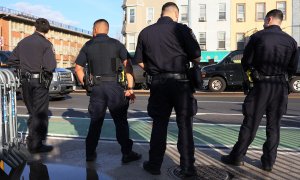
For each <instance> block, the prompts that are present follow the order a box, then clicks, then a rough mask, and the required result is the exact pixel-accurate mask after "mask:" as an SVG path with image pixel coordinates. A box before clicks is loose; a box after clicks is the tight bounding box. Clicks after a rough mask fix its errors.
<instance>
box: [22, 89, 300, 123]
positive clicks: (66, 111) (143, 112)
mask: <svg viewBox="0 0 300 180" xmlns="http://www.w3.org/2000/svg"><path fill="white" fill-rule="evenodd" d="M195 97H196V98H197V101H198V113H197V115H196V116H195V117H194V121H195V122H197V123H212V124H241V122H242V120H243V115H242V112H241V111H242V103H243V100H244V95H242V94H241V93H226V94H213V93H200V94H197V95H196V96H195ZM148 98H149V95H148V94H146V93H145V94H138V95H137V99H136V102H135V103H134V104H131V105H130V107H129V112H128V118H131V119H136V120H138V119H141V120H150V118H149V117H148V115H147V102H148ZM88 103H89V97H87V96H86V95H85V94H84V93H72V94H70V95H69V96H67V97H66V98H65V99H63V100H55V101H50V116H52V117H76V118H88V117H89V114H88V110H87V108H88ZM17 105H18V114H19V115H21V116H22V115H26V114H27V110H26V107H25V105H24V103H23V102H22V101H21V100H18V102H17ZM106 118H111V117H110V115H109V113H107V116H106ZM174 119H175V113H173V114H172V117H171V120H174ZM281 124H282V127H298V128H299V127H300V95H292V96H289V104H288V111H287V114H286V115H284V117H283V118H282V123H281ZM261 125H265V118H263V121H262V123H261Z"/></svg>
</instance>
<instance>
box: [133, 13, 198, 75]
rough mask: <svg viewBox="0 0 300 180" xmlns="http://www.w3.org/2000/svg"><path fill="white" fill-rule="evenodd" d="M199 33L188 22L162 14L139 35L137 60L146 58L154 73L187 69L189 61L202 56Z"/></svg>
mask: <svg viewBox="0 0 300 180" xmlns="http://www.w3.org/2000/svg"><path fill="white" fill-rule="evenodd" d="M200 54H201V50H200V47H199V44H198V42H197V40H196V39H195V36H194V34H193V32H192V30H191V29H190V28H188V27H187V26H186V25H183V24H180V23H177V22H174V21H173V20H172V19H171V18H170V17H161V18H160V19H159V20H158V21H157V23H155V24H153V25H150V26H148V27H146V28H145V29H144V30H143V31H142V32H141V33H140V35H139V38H138V43H137V47H136V52H135V57H134V59H135V61H136V62H137V63H141V62H143V63H144V64H145V70H146V72H147V73H148V74H150V75H156V74H160V73H185V72H186V68H187V64H188V63H189V61H191V60H193V59H196V58H198V57H200Z"/></svg>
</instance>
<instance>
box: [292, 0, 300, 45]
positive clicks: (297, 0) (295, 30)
mask: <svg viewBox="0 0 300 180" xmlns="http://www.w3.org/2000/svg"><path fill="white" fill-rule="evenodd" d="M292 23H293V24H292V27H291V28H292V35H293V37H294V38H295V40H296V41H297V43H298V46H300V0H293V22H292Z"/></svg>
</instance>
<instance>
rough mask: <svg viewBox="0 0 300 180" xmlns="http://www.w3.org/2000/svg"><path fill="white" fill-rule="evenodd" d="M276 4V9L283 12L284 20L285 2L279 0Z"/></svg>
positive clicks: (284, 18) (284, 17)
mask: <svg viewBox="0 0 300 180" xmlns="http://www.w3.org/2000/svg"><path fill="white" fill-rule="evenodd" d="M276 6H277V9H279V10H280V11H282V13H283V20H286V2H285V1H279V2H277V3H276Z"/></svg>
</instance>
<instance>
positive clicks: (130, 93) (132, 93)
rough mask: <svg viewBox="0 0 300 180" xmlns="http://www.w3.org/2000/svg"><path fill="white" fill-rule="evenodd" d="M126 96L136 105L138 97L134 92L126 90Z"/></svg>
mask: <svg viewBox="0 0 300 180" xmlns="http://www.w3.org/2000/svg"><path fill="white" fill-rule="evenodd" d="M125 96H126V97H128V98H129V100H130V104H132V103H134V100H135V98H136V97H135V95H134V92H133V90H126V92H125Z"/></svg>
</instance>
